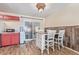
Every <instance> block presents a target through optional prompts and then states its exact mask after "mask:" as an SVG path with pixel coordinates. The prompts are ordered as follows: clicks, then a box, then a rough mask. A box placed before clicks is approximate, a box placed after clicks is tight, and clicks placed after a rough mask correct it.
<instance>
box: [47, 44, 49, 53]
mask: <svg viewBox="0 0 79 59" xmlns="http://www.w3.org/2000/svg"><path fill="white" fill-rule="evenodd" d="M47 53H48V54H49V43H47Z"/></svg>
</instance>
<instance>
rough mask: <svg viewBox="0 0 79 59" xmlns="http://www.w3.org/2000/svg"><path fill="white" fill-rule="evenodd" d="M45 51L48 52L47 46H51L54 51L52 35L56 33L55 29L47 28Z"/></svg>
mask: <svg viewBox="0 0 79 59" xmlns="http://www.w3.org/2000/svg"><path fill="white" fill-rule="evenodd" d="M47 34H48V35H47V40H46V42H47V52H48V54H49V47H51V48H52V49H53V51H54V37H55V34H56V30H47Z"/></svg>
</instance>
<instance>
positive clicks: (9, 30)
mask: <svg viewBox="0 0 79 59" xmlns="http://www.w3.org/2000/svg"><path fill="white" fill-rule="evenodd" d="M5 32H15V29H6V31H5Z"/></svg>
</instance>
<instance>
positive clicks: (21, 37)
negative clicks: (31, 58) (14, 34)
mask: <svg viewBox="0 0 79 59" xmlns="http://www.w3.org/2000/svg"><path fill="white" fill-rule="evenodd" d="M25 41H26V40H25V31H24V29H23V27H22V26H21V27H20V44H23V43H25Z"/></svg>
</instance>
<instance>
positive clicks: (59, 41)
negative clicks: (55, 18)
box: [55, 30, 65, 49]
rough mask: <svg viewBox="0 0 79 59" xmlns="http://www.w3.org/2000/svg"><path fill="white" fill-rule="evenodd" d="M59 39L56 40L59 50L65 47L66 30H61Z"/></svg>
mask: <svg viewBox="0 0 79 59" xmlns="http://www.w3.org/2000/svg"><path fill="white" fill-rule="evenodd" d="M57 34H58V38H55V43H56V44H57V45H58V48H59V49H60V47H63V39H64V35H65V30H59V32H58V33H57Z"/></svg>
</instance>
